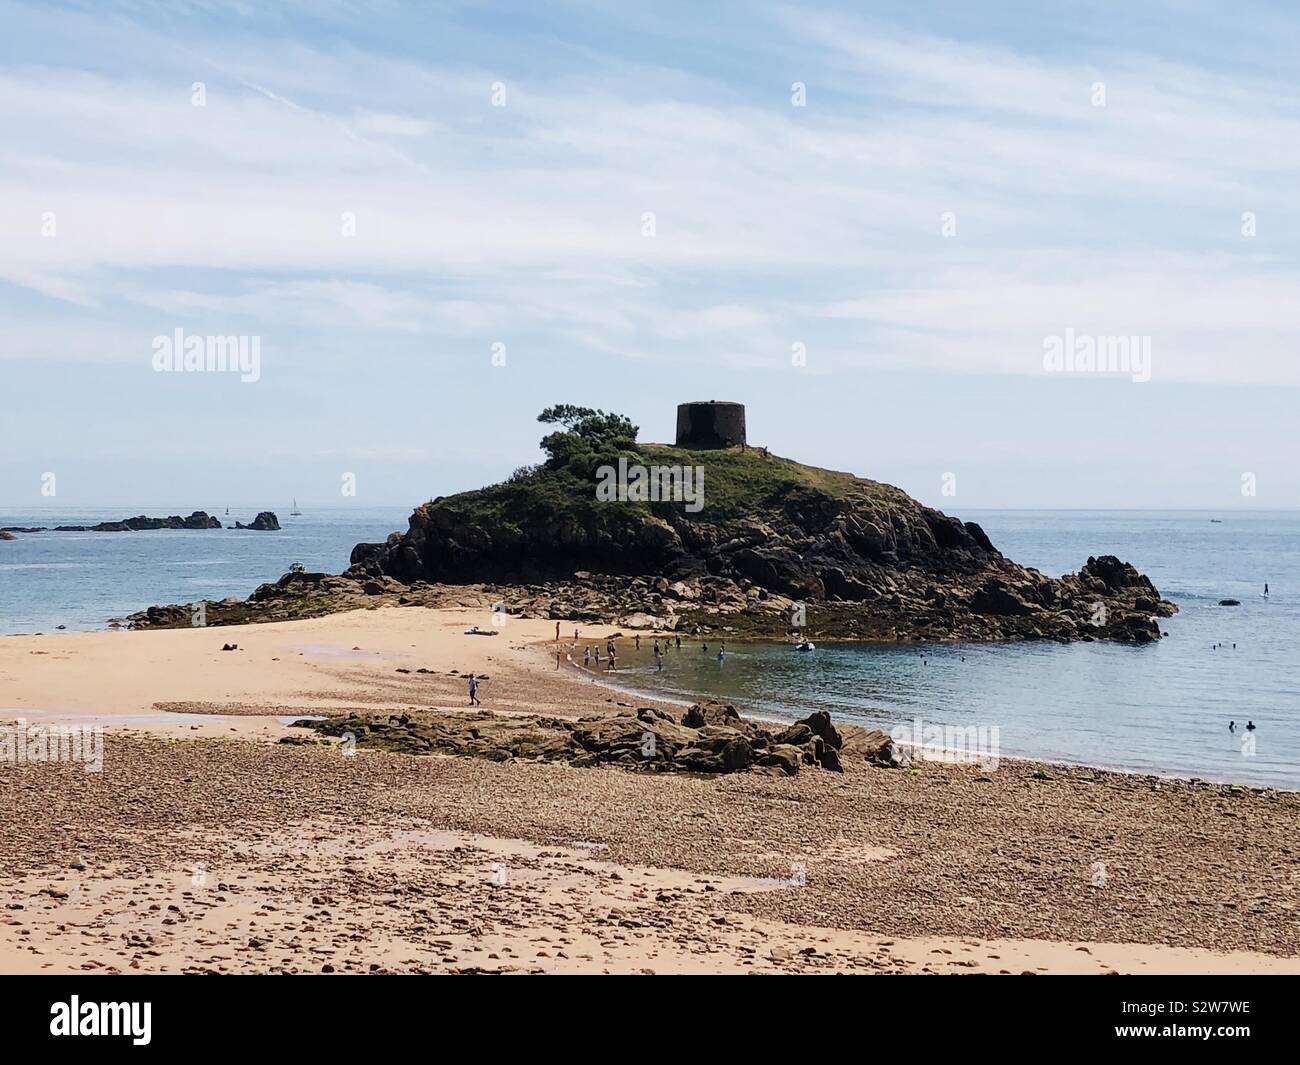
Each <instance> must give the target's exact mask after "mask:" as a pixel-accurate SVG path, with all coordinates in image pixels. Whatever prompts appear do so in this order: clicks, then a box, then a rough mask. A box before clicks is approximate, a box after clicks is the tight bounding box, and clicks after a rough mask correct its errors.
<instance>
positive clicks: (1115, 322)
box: [0, 0, 1300, 523]
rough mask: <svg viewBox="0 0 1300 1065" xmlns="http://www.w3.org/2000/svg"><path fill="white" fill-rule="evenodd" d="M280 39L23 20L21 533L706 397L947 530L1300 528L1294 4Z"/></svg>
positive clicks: (14, 76) (7, 448)
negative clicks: (238, 361) (1166, 511)
mask: <svg viewBox="0 0 1300 1065" xmlns="http://www.w3.org/2000/svg"><path fill="white" fill-rule="evenodd" d="M269 6H270V7H271V10H262V9H263V8H266V7H268V5H255V4H252V3H247V4H245V3H234V4H227V3H220V2H217V0H209V2H191V3H185V2H180V3H166V4H162V3H157V4H155V3H152V2H148V0H135V2H120V3H114V2H111V0H109V2H96V3H87V4H66V3H62V4H61V3H49V2H42V3H40V4H23V3H17V4H15V3H9V2H7V0H0V25H3V26H4V33H3V34H0V517H3V513H4V512H5V511H9V512H12V513H23V512H29V511H31V510H32V509H34V508H36V507H41V506H46V505H51V504H57V505H60V506H78V505H85V506H92V505H94V506H116V505H121V506H122V507H124V508H131V507H141V506H146V505H148V504H150V503H162V502H166V503H168V504H169V505H173V504H174V505H186V506H190V507H192V508H198V509H206V510H210V511H215V510H217V509H218V508H221V507H224V506H226V505H236V504H238V505H241V506H256V507H258V508H259V509H262V508H267V509H277V507H278V508H280V509H288V507H287V504H288V502H289V501H290V500H291V499H292V498H294V497H296V498H297V499H298V500H299V502H300V503H301V504H304V505H308V506H311V505H317V506H326V505H358V506H363V505H364V506H377V505H401V506H407V505H415V504H417V503H418V502H420V501H422V500H425V499H428V498H431V497H433V496H437V495H443V494H449V493H451V492H455V491H460V490H464V489H468V488H473V487H477V486H479V485H481V484H484V483H489V482H493V481H497V480H500V479H502V478H504V477H506V476H507V475H509V473H510V472H511V471H512V470H514V469H515V468H516V467H518V466H521V465H525V464H528V463H532V462H535V461H537V459H538V457H539V454H540V453H539V451H538V448H537V442H538V440H539V439H540V438H541V436H542V435H543V430H544V427H542V426H540V425H538V424H537V422H536V420H535V418H536V414H537V413H538V412H539V411H540V410H541V409H542V408H543V407H545V406H548V405H550V404H553V403H575V404H581V405H586V406H592V407H599V408H602V409H605V410H614V411H618V412H620V413H625V414H627V415H628V416H630V417H631V418H632V420H633V421H634V422H635V423H636V424H638V425H639V426H640V427H641V436H642V439H646V440H671V438H672V435H673V427H674V418H675V408H676V405H677V404H678V403H680V402H684V401H688V400H700V399H725V400H735V401H740V402H743V403H745V404H746V407H747V413H748V421H749V436H750V441H751V443H755V444H762V445H767V446H769V447H770V448H771V449H772V450H773V451H775V452H776V453H778V454H782V455H788V456H790V457H793V458H797V459H799V460H801V461H805V462H809V463H812V464H815V465H820V466H826V467H830V468H834V469H847V470H851V471H852V472H854V473H857V474H860V475H862V476H866V477H871V478H874V479H877V480H882V481H887V482H889V483H892V484H896V485H898V486H900V487H902V488H904V489H905V490H907V491H908V492H910V493H911V494H912V495H914V496H916V497H917V498H919V499H921V500H922V501H923V502H926V503H929V504H931V505H935V506H939V507H941V508H942V509H944V510H946V511H948V512H949V513H956V514H960V513H961V512H962V509H963V508H969V509H982V508H992V507H1137V508H1164V507H1193V508H1216V509H1218V508H1222V509H1231V508H1247V509H1279V508H1289V507H1295V506H1300V467H1298V466H1297V463H1296V461H1295V459H1296V456H1297V454H1298V453H1300V448H1297V446H1296V445H1297V443H1300V439H1298V429H1297V418H1296V402H1297V398H1298V396H1300V393H1298V391H1297V390H1298V389H1300V358H1297V355H1298V354H1300V352H1298V351H1297V348H1298V347H1300V344H1298V341H1297V338H1298V337H1300V328H1298V327H1300V284H1298V282H1300V264H1298V263H1297V254H1296V252H1297V247H1300V212H1298V210H1297V205H1296V189H1297V187H1300V183H1298V182H1297V177H1298V176H1300V97H1298V96H1297V93H1296V84H1295V83H1296V73H1295V56H1296V55H1297V54H1300V13H1297V12H1296V11H1294V9H1292V10H1290V11H1288V7H1289V6H1290V5H1288V4H1264V3H1252V2H1249V0H1247V2H1242V3H1235V4H1232V5H1225V4H1222V3H1198V2H1195V0H1191V2H1180V3H1176V4H1175V3H1167V4H1166V3H1161V2H1159V0H1150V2H1145V3H1142V4H1132V3H1129V2H1124V3H1109V2H1095V3H1093V2H1083V3H1074V4H1059V5H1057V4H1053V5H1043V4H1028V3H1015V2H1007V0H1001V2H999V0H988V2H986V3H981V4H977V5H976V4H969V3H965V2H954V3H942V2H940V3H928V4H916V3H913V2H906V3H902V2H900V3H893V2H880V3H871V4H854V5H845V6H836V5H817V4H800V5H797V6H796V5H785V4H779V3H778V4H765V3H751V2H746V3H735V4H732V3H725V2H724V3H716V4H708V5H701V4H698V3H657V4H653V5H631V4H626V3H621V2H619V3H616V2H598V3H591V4H577V3H564V2H559V3H549V4H546V5H544V6H543V5H538V4H534V3H519V4H504V3H479V4H460V3H438V2H426V3H419V4H414V3H411V4H399V3H384V2H379V3H367V2H364V0H354V2H349V3H329V4H327V3H314V2H309V0H298V2H289V3H281V4H276V5H269ZM177 330H180V331H181V334H182V337H198V338H200V339H201V340H202V339H203V338H206V337H212V336H226V337H244V338H246V342H248V343H250V344H251V343H252V342H253V340H254V339H255V341H256V344H257V350H258V353H259V360H258V365H257V373H256V375H255V376H256V380H247V381H245V380H241V376H254V375H247V374H245V375H240V374H239V373H232V372H228V371H227V372H221V371H202V372H200V371H179V372H160V371H159V370H158V369H157V368H156V364H157V362H158V359H157V357H156V356H157V351H158V347H157V344H158V341H157V338H160V337H161V338H171V337H174V336H175V335H176V331H177ZM1061 344H1067V345H1068V346H1069V347H1070V350H1071V352H1079V353H1083V352H1085V351H1086V350H1089V349H1091V350H1103V351H1105V350H1109V351H1110V353H1111V355H1112V356H1114V357H1116V358H1119V359H1120V361H1118V362H1112V363H1111V364H1110V365H1109V366H1107V365H1103V366H1102V367H1101V369H1098V368H1097V367H1096V365H1095V364H1090V363H1089V362H1088V361H1087V360H1086V357H1085V356H1083V355H1082V354H1081V355H1080V357H1079V358H1077V359H1075V358H1072V359H1071V360H1070V361H1069V362H1068V363H1064V362H1060V361H1058V362H1055V363H1054V362H1052V361H1051V360H1050V359H1049V358H1048V357H1047V355H1048V352H1049V351H1050V350H1052V349H1053V346H1054V345H1055V346H1057V348H1058V349H1059V346H1060V345H1061ZM1148 356H1149V359H1148ZM1130 360H1131V361H1130ZM1102 362H1103V363H1104V362H1105V360H1102ZM1103 371H1105V372H1103ZM48 474H53V475H54V478H53V479H52V480H51V478H49V477H48V476H47V475H48ZM349 475H350V480H349ZM51 484H53V485H54V486H55V492H56V495H55V496H54V497H51V496H49V495H48V492H49V490H50V488H49V486H50V485H51ZM349 484H351V485H355V494H354V495H345V494H344V492H345V490H346V487H347V486H348V485H349ZM43 493H46V494H43ZM0 523H3V522H0Z"/></svg>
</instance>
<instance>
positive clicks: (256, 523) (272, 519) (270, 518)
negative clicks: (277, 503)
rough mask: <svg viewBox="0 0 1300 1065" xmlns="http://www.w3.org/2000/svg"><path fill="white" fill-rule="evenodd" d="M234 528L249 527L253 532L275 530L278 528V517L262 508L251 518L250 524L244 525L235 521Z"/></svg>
mask: <svg viewBox="0 0 1300 1065" xmlns="http://www.w3.org/2000/svg"><path fill="white" fill-rule="evenodd" d="M235 528H236V529H251V530H253V531H255V532H277V531H278V530H279V528H280V519H279V518H277V517H276V516H275V515H274V514H272V513H271V511H269V510H264V511H262V512H261V513H260V514H258V515H257V517H255V518H254V519H253V522H252V524H251V525H244V524H243V523H242V522H238V521H237V522H235Z"/></svg>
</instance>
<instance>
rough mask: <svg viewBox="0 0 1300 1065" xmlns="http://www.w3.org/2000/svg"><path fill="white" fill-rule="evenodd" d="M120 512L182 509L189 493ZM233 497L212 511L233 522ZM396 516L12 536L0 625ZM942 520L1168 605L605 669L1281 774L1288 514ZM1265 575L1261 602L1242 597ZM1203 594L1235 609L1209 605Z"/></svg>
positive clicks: (291, 554) (725, 692) (1051, 753)
mask: <svg viewBox="0 0 1300 1065" xmlns="http://www.w3.org/2000/svg"><path fill="white" fill-rule="evenodd" d="M132 509H134V510H136V511H138V510H140V509H144V510H145V513H148V514H155V515H156V514H174V513H182V514H188V513H189V512H190V510H192V509H193V507H192V506H184V507H178V506H170V507H168V506H157V507H150V508H132ZM245 509H246V510H248V512H247V513H242V512H241V513H240V514H232V516H231V517H232V519H233V518H235V517H239V518H241V520H249V519H251V518H252V516H253V512H252V510H251V509H249V508H245ZM409 513H410V508H406V507H394V508H384V509H370V510H362V509H357V508H342V507H340V508H337V509H333V510H317V509H311V508H309V512H308V513H306V514H304V515H303V516H302V517H300V518H291V517H289V516H288V514H287V512H286V511H285V510H282V511H280V512H279V515H280V520H281V522H282V524H283V525H284V526H285V528H284V529H283V530H282V531H281V532H278V533H253V532H233V531H227V530H224V529H222V530H211V531H203V532H172V531H159V532H138V533H43V534H38V535H31V536H27V535H24V536H22V538H21V539H20V540H18V541H15V542H11V543H3V544H0V632H6V633H14V632H39V631H44V632H52V631H54V629H55V627H56V626H58V625H65V626H67V628H68V629H69V630H76V629H97V628H102V627H104V624H105V622H106V620H107V619H108V618H110V617H114V616H121V615H125V614H128V613H131V612H132V611H135V610H139V609H141V608H142V607H145V606H148V605H150V604H152V603H172V602H192V601H193V600H195V599H200V598H204V599H220V598H223V597H225V596H241V597H242V596H245V595H247V594H248V593H249V592H251V591H252V590H253V588H255V587H256V586H257V585H258V584H260V583H262V582H264V581H268V580H274V579H275V578H276V577H278V576H279V575H280V574H281V573H283V572H285V570H287V569H288V567H289V565H290V564H291V563H293V562H302V563H303V564H304V565H305V566H306V567H307V568H308V569H322V570H329V571H333V572H338V571H340V570H341V569H343V568H344V567H345V566H346V565H347V560H348V554H349V552H350V551H351V549H352V546H353V545H354V544H356V543H358V542H360V541H373V540H380V539H383V538H384V537H385V536H386V535H387V534H388V533H390V532H392V531H393V530H395V529H404V528H405V527H406V521H407V518H408V516H409ZM126 516H128V515H127V514H126V512H125V511H123V510H121V509H120V508H116V509H107V510H96V511H92V512H76V513H74V512H72V511H69V510H64V509H61V508H59V509H54V508H52V509H49V510H45V511H43V512H40V513H10V512H5V513H0V525H64V524H93V523H95V522H98V521H106V520H110V519H113V518H121V517H126ZM218 516H219V517H221V520H222V521H223V522H225V521H226V520H227V519H226V517H225V515H224V514H219V515H218ZM961 516H962V517H963V518H965V519H968V520H974V521H979V522H980V523H981V524H982V525H983V526H984V528H985V530H986V531H987V532H988V534H989V536H990V537H991V538H992V540H993V542H994V544H995V545H997V546H998V547H999V548H1000V549H1001V550H1002V551H1003V552H1004V553H1005V554H1006V555H1008V556H1009V557H1011V558H1014V559H1016V560H1017V561H1019V562H1022V563H1024V564H1026V565H1030V566H1036V567H1037V568H1038V569H1040V570H1042V571H1043V572H1044V573H1048V574H1051V575H1053V576H1056V575H1059V574H1062V573H1067V572H1073V571H1075V570H1077V569H1078V568H1079V566H1080V565H1081V564H1082V563H1083V561H1084V560H1085V559H1086V558H1087V557H1088V555H1090V554H1107V553H1110V554H1116V555H1118V556H1119V557H1120V558H1123V559H1127V560H1129V561H1131V562H1133V563H1134V564H1135V565H1136V566H1137V567H1138V568H1139V569H1140V570H1142V571H1143V572H1145V573H1147V574H1148V575H1149V576H1150V577H1151V579H1152V580H1153V581H1155V584H1156V586H1157V587H1158V588H1159V589H1160V591H1161V593H1162V594H1163V595H1164V596H1165V597H1166V598H1168V599H1172V600H1174V601H1175V602H1176V603H1177V604H1178V605H1179V607H1180V610H1181V612H1180V613H1179V614H1178V615H1177V616H1176V617H1173V618H1170V619H1168V620H1166V621H1164V622H1163V627H1164V628H1165V629H1167V630H1168V632H1169V636H1168V638H1166V639H1164V640H1162V641H1161V642H1160V643H1158V644H1155V645H1151V646H1147V647H1125V646H1116V645H1109V644H1071V645H1059V644H1054V643H1050V644H1047V643H1045V644H1000V645H992V646H990V645H987V644H985V645H961V646H947V645H938V646H909V647H906V648H891V647H876V646H858V645H854V646H843V645H839V646H829V645H828V646H824V647H819V648H818V649H817V650H816V651H815V652H814V653H812V654H797V653H795V652H793V651H792V650H791V649H790V648H789V647H787V646H786V645H784V644H750V645H744V646H742V645H732V646H730V647H729V648H728V654H727V657H726V658H725V660H724V661H723V662H722V663H719V662H718V661H717V660H716V658H715V657H714V656H713V654H710V655H708V656H704V655H702V654H700V652H699V651H698V648H692V647H691V646H690V645H687V646H688V650H687V651H684V653H683V654H681V655H677V654H671V655H669V656H668V658H667V659H666V665H665V668H664V671H663V672H662V673H655V672H654V670H653V667H652V666H651V664H650V662H649V661H648V655H647V656H643V657H642V659H641V660H639V661H636V660H635V656H630V655H625V656H624V657H623V659H622V661H623V662H624V663H626V664H628V665H630V668H628V669H625V670H623V671H622V672H623V673H624V675H625V678H626V679H628V680H631V681H632V682H634V683H635V684H638V685H639V686H642V687H645V688H648V689H653V690H658V691H663V692H664V693H666V694H669V695H674V696H678V697H683V698H693V697H698V696H702V695H713V696H718V697H722V698H726V699H731V700H735V701H737V702H741V703H744V704H745V705H748V706H750V707H752V708H754V709H755V710H756V711H760V712H763V713H766V714H769V715H772V716H776V717H795V716H802V715H803V714H804V713H807V711H808V710H809V709H810V708H814V707H823V708H826V709H829V710H831V711H832V712H833V713H834V714H835V715H836V717H837V718H842V719H844V720H846V721H852V722H855V723H859V724H864V725H870V726H874V727H883V728H886V729H892V728H893V727H894V726H896V725H900V724H906V723H909V722H911V721H913V720H915V719H916V718H920V719H921V720H922V721H924V722H925V723H926V724H935V725H958V726H963V727H965V726H971V725H973V726H977V727H978V726H981V725H983V726H994V725H996V726H997V727H998V730H999V738H1000V753H1001V755H1002V756H1004V757H1016V756H1024V757H1033V758H1041V759H1048V760H1053V761H1063V762H1077V763H1082V764H1087V765H1101V766H1110V767H1115V768H1120V769H1130V770H1137V771H1142V772H1154V773H1169V774H1177V775H1182V776H1199V777H1202V778H1206V779H1212V780H1230V781H1237V782H1241V783H1253V784H1268V785H1273V786H1277V787H1286V788H1294V789H1300V513H1294V512H1286V513H1254V514H1245V515H1243V514H1233V513H1210V512H1189V511H1180V512H1169V513H1154V512H1153V513H1136V512H1131V511H1115V512H1078V511H1046V512H1045V511H1034V512H1017V511H993V512H986V513H979V512H963V513H962V514H961ZM1211 519H1218V522H1217V523H1216V522H1215V521H1212V520H1211ZM1265 581H1268V582H1269V584H1270V588H1271V592H1272V595H1271V598H1270V599H1268V600H1267V601H1266V600H1264V599H1262V598H1260V592H1261V591H1262V589H1263V585H1264V582H1265ZM1223 598H1235V599H1240V600H1241V603H1242V605H1241V606H1239V607H1220V606H1218V605H1217V604H1218V601H1219V600H1220V599H1223ZM1214 644H1222V645H1223V646H1222V647H1221V648H1220V649H1218V650H1212V649H1211V648H1212V646H1213V645H1214ZM1234 644H1235V645H1236V646H1235V648H1234V647H1233V645H1234ZM647 647H648V645H647ZM714 647H715V649H716V644H714ZM1233 719H1235V720H1236V721H1237V722H1238V725H1239V726H1241V725H1244V724H1245V722H1246V721H1247V720H1253V721H1254V722H1255V724H1256V726H1258V728H1257V730H1256V732H1255V733H1254V737H1255V745H1254V753H1253V754H1247V753H1244V752H1243V749H1242V747H1243V744H1242V733H1240V732H1239V733H1238V734H1237V735H1236V736H1235V737H1234V736H1232V735H1230V734H1229V732H1228V728H1227V726H1228V722H1229V720H1233Z"/></svg>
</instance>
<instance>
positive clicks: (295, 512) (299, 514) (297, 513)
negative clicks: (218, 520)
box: [226, 499, 302, 518]
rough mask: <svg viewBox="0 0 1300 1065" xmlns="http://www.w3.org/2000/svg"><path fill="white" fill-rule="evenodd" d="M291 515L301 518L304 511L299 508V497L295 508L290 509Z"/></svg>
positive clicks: (294, 504) (294, 502)
mask: <svg viewBox="0 0 1300 1065" xmlns="http://www.w3.org/2000/svg"><path fill="white" fill-rule="evenodd" d="M226 513H227V514H229V513H230V511H226ZM289 517H291V518H301V517H302V511H301V510H299V509H298V500H297V499H295V500H294V501H293V510H291V511H289Z"/></svg>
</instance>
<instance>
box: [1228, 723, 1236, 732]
mask: <svg viewBox="0 0 1300 1065" xmlns="http://www.w3.org/2000/svg"><path fill="white" fill-rule="evenodd" d="M1228 731H1229V732H1236V731H1237V723H1236V722H1235V721H1229V722H1228Z"/></svg>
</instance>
